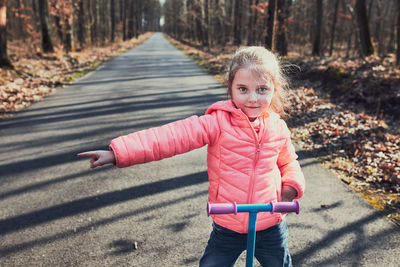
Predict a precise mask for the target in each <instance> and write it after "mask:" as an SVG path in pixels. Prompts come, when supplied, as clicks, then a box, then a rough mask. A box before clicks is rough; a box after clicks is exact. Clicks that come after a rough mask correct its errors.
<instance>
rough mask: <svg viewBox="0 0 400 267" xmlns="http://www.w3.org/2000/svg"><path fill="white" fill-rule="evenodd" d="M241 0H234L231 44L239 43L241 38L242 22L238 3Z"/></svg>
mask: <svg viewBox="0 0 400 267" xmlns="http://www.w3.org/2000/svg"><path fill="white" fill-rule="evenodd" d="M241 2H242V1H241V0H236V1H235V15H234V19H235V22H234V26H233V44H234V45H237V46H238V45H240V44H241V43H242V38H241V28H242V27H241V23H242V16H241V15H242V12H241V11H242V10H241V8H240V3H241Z"/></svg>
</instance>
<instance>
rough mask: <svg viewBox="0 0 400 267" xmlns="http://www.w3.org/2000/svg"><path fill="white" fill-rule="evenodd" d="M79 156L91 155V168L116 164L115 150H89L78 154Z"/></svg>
mask: <svg viewBox="0 0 400 267" xmlns="http://www.w3.org/2000/svg"><path fill="white" fill-rule="evenodd" d="M78 157H90V168H92V169H93V168H96V167H99V166H103V165H105V164H114V163H115V156H114V152H112V151H107V150H97V151H87V152H82V153H79V154H78Z"/></svg>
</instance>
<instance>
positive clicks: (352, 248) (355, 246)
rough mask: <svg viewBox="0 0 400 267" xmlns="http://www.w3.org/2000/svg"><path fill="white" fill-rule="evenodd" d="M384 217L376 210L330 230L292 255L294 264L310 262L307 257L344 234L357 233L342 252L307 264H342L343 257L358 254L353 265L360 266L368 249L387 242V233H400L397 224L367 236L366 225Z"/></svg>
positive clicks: (348, 257) (328, 245) (332, 243)
mask: <svg viewBox="0 0 400 267" xmlns="http://www.w3.org/2000/svg"><path fill="white" fill-rule="evenodd" d="M380 218H382V214H381V213H380V212H378V211H374V212H373V213H371V214H370V215H368V216H366V217H364V218H360V219H359V220H356V221H354V222H352V223H349V224H348V225H347V226H345V227H342V228H339V229H335V230H332V231H329V232H328V233H327V234H326V235H325V237H323V238H322V239H320V240H317V241H315V242H313V243H312V244H311V245H308V246H307V247H305V248H304V249H302V250H301V251H299V252H297V253H295V254H293V255H292V259H293V265H294V266H302V265H304V264H305V262H308V260H307V259H310V258H312V257H313V255H315V254H318V253H319V252H322V251H323V250H324V248H327V247H330V246H333V245H334V244H335V242H337V241H338V240H339V239H341V238H342V237H343V236H346V235H349V234H351V233H353V234H355V235H356V236H357V238H356V239H355V240H354V241H353V242H352V244H349V245H348V247H347V249H345V250H344V252H342V253H338V254H335V255H333V256H331V257H324V259H323V260H321V261H319V262H316V263H315V265H314V264H313V265H309V264H307V266H327V265H334V266H340V265H341V263H340V262H341V259H346V260H348V259H354V255H356V259H354V262H352V265H351V266H359V265H357V264H360V260H361V257H362V254H363V253H364V252H365V251H367V250H373V249H374V248H375V247H379V246H381V244H382V242H385V237H386V236H387V235H390V234H393V233H397V234H398V233H399V229H398V228H397V227H396V226H394V225H393V226H392V227H390V228H388V229H383V230H382V231H380V232H378V233H376V234H374V235H373V236H367V235H366V233H365V230H364V227H365V226H366V225H367V224H369V223H373V222H374V221H376V220H378V219H380ZM367 240H374V241H373V242H367Z"/></svg>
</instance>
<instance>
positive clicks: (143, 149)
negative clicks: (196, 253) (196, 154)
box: [110, 101, 305, 233]
mask: <svg viewBox="0 0 400 267" xmlns="http://www.w3.org/2000/svg"><path fill="white" fill-rule="evenodd" d="M204 145H208V154H207V165H208V178H209V182H210V184H209V201H210V202H211V203H232V202H236V203H237V204H248V203H269V202H271V201H279V200H280V193H281V188H282V184H287V185H290V186H292V187H293V188H295V189H296V191H297V197H296V198H300V197H302V195H303V193H304V188H305V181H304V177H303V174H302V172H301V169H300V165H299V163H298V161H297V160H296V159H297V155H296V153H295V150H294V147H293V145H292V143H291V140H290V132H289V130H288V128H287V126H286V124H285V122H284V121H283V120H281V119H280V118H279V115H277V114H275V113H270V114H265V115H264V116H262V117H261V120H260V132H259V133H258V134H257V133H256V132H255V130H254V128H253V127H252V126H251V124H250V122H249V120H248V119H247V117H246V115H245V114H244V113H243V112H242V111H241V110H239V109H237V108H236V107H235V106H234V105H233V103H232V101H220V102H217V103H215V104H213V105H212V106H211V107H210V108H209V109H208V110H207V112H206V115H204V116H200V117H198V116H192V117H189V118H187V119H184V120H180V121H175V122H172V123H169V124H166V125H164V126H161V127H156V128H152V129H148V130H144V131H139V132H136V133H132V134H129V135H126V136H121V137H118V138H116V139H114V140H112V141H111V144H110V149H111V150H112V151H114V154H115V157H116V166H117V167H127V166H130V165H133V164H139V163H145V162H150V161H154V160H160V159H163V158H166V157H171V156H174V155H177V154H181V153H185V152H188V151H191V150H193V149H196V148H200V147H202V146H204ZM212 218H213V220H214V222H215V223H217V224H219V225H221V226H223V227H226V228H229V229H231V230H233V231H236V232H239V233H247V227H248V214H247V213H238V214H237V215H212ZM282 219H283V216H282V215H281V214H280V213H275V214H271V213H268V212H262V213H259V214H258V215H257V229H256V230H257V231H260V230H264V229H267V228H269V227H271V226H273V225H275V224H277V223H279V222H280V221H282Z"/></svg>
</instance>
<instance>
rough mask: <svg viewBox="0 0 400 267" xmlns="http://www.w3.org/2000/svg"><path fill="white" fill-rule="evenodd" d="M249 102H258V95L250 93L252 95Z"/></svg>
mask: <svg viewBox="0 0 400 267" xmlns="http://www.w3.org/2000/svg"><path fill="white" fill-rule="evenodd" d="M249 102H251V103H255V102H257V95H256V93H255V92H253V93H250V95H249Z"/></svg>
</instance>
